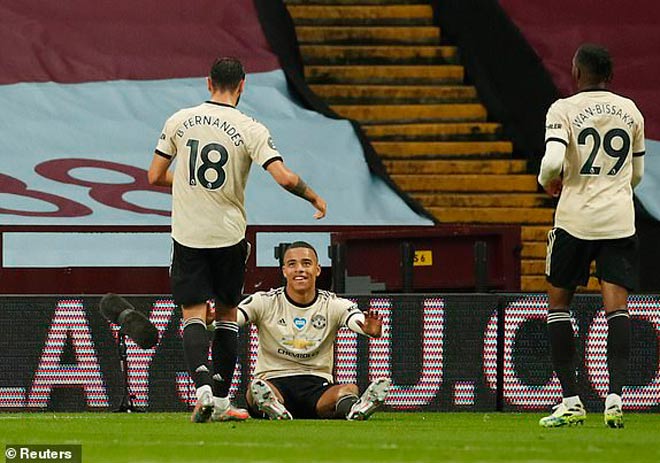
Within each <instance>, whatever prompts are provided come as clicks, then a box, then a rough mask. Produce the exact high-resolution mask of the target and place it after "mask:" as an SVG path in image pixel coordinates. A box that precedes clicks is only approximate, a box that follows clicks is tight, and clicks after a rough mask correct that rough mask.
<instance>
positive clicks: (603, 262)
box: [545, 228, 639, 291]
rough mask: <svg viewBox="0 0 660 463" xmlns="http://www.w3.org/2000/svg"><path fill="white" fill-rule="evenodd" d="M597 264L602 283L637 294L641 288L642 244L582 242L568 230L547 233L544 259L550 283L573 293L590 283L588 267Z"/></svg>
mask: <svg viewBox="0 0 660 463" xmlns="http://www.w3.org/2000/svg"><path fill="white" fill-rule="evenodd" d="M593 261H596V276H597V277H598V279H599V280H603V281H607V282H608V283H613V284H616V285H619V286H622V287H624V288H626V289H628V291H634V290H635V289H636V288H637V287H638V286H639V241H638V239H637V235H632V236H629V237H627V238H618V239H604V240H583V239H580V238H576V237H574V236H573V235H571V234H570V233H568V232H567V231H566V230H563V229H561V228H553V229H552V230H550V231H549V232H548V251H547V255H546V260H545V273H546V277H547V280H548V281H549V282H550V283H551V284H552V285H554V286H556V287H558V288H565V289H570V290H574V289H575V288H576V287H577V286H585V285H586V284H587V282H588V281H589V267H590V266H591V262H593Z"/></svg>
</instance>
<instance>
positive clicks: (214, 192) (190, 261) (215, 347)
mask: <svg viewBox="0 0 660 463" xmlns="http://www.w3.org/2000/svg"><path fill="white" fill-rule="evenodd" d="M206 82H207V87H208V90H209V92H210V94H211V97H210V99H209V100H208V101H206V102H204V103H202V104H200V105H198V106H195V107H192V108H186V109H181V110H180V111H178V112H176V113H174V115H172V116H171V117H170V118H169V119H168V120H167V121H166V122H165V126H164V128H163V131H162V134H161V135H160V139H159V140H158V144H157V147H156V150H155V154H154V156H153V160H152V162H151V166H150V168H149V175H148V177H149V182H150V183H151V184H153V185H164V186H172V240H173V257H172V267H171V283H172V295H173V297H174V301H175V303H176V304H177V305H179V306H181V308H182V311H183V350H184V356H185V359H186V363H187V366H188V369H189V371H190V375H191V377H192V379H193V381H194V382H195V386H196V395H197V403H196V405H195V409H194V411H193V414H192V421H193V422H197V423H201V422H206V421H209V420H210V419H214V420H220V421H224V420H243V419H246V418H247V417H248V414H247V411H245V410H242V409H238V408H235V407H233V406H232V405H231V403H230V400H229V397H228V394H229V387H230V385H231V380H232V376H233V374H234V367H235V364H236V354H237V340H238V325H237V324H236V306H237V304H238V302H239V301H240V298H241V296H242V288H243V280H244V273H245V260H246V259H247V256H248V253H249V244H248V243H247V241H246V240H245V227H246V215H245V207H244V196H245V186H246V183H247V178H248V174H249V171H250V166H251V164H252V162H255V163H257V164H259V165H260V166H261V167H263V168H264V169H265V170H267V171H268V173H269V174H270V175H271V176H272V177H273V179H275V181H276V182H277V183H278V184H279V185H281V186H282V187H283V188H285V189H287V190H288V191H289V192H291V193H292V194H294V195H296V196H299V197H301V198H303V199H305V200H307V201H309V202H310V203H311V204H312V206H314V208H316V210H317V211H316V213H315V214H314V217H315V218H316V219H320V218H322V217H324V216H325V213H326V203H325V201H324V200H323V199H322V198H321V197H320V196H319V195H317V194H316V193H315V192H314V191H313V190H312V189H311V188H310V187H308V186H307V185H306V184H305V182H304V181H303V180H302V179H301V178H300V177H299V176H298V175H297V174H295V173H294V172H292V171H291V170H289V169H288V168H287V167H286V166H285V165H284V162H283V160H282V156H281V155H280V153H279V152H278V151H277V150H276V149H275V145H274V144H273V141H272V139H271V137H270V133H269V131H268V129H267V128H266V127H265V126H264V125H262V124H261V123H259V122H256V121H255V120H253V119H252V118H251V117H248V116H246V115H244V114H243V113H241V112H240V111H239V110H238V109H236V105H237V104H238V101H239V99H240V97H241V94H242V93H243V90H244V88H245V71H244V70H243V66H242V64H241V63H240V61H238V60H237V59H234V58H220V59H218V60H216V62H215V63H214V64H213V66H212V67H211V71H210V75H209V77H207V79H206ZM175 158H176V159H178V161H177V163H176V167H175V169H174V172H172V171H171V170H170V169H169V167H170V165H171V163H172V161H173V160H174V159H175ZM209 300H215V307H216V312H215V313H216V324H215V335H214V337H213V343H212V358H213V362H212V363H213V365H212V369H211V368H209V365H207V363H208V362H207V356H208V350H209V340H208V335H207V331H206V312H207V304H208V303H207V301H209Z"/></svg>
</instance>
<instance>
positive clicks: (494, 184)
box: [391, 174, 552, 221]
mask: <svg viewBox="0 0 660 463" xmlns="http://www.w3.org/2000/svg"><path fill="white" fill-rule="evenodd" d="M391 178H392V180H394V181H395V182H396V183H397V185H399V186H400V187H401V188H402V189H403V190H404V191H407V192H410V193H412V192H420V193H421V192H434V191H437V192H440V191H443V192H461V193H470V192H475V193H476V192H480V193H485V192H506V193H511V192H525V193H536V177H535V176H534V175H468V174H459V175H440V174H438V175H433V174H431V175H405V174H396V175H392V176H391ZM548 212H549V213H550V216H551V214H552V210H548V211H544V215H547V214H548ZM548 221H549V220H548Z"/></svg>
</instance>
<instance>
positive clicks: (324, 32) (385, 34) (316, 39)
mask: <svg viewBox="0 0 660 463" xmlns="http://www.w3.org/2000/svg"><path fill="white" fill-rule="evenodd" d="M296 36H297V37H298V43H300V44H311V43H320V44H325V45H329V44H333V43H345V44H351V45H358V44H370V45H371V44H380V45H406V44H407V45H413V44H425V45H438V44H439V43H440V28H439V27H435V26H414V27H405V26H396V27H393V26H371V27H360V26H321V27H319V26H297V27H296Z"/></svg>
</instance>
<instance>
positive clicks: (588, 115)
mask: <svg viewBox="0 0 660 463" xmlns="http://www.w3.org/2000/svg"><path fill="white" fill-rule="evenodd" d="M545 134H546V135H545V139H546V143H547V142H548V141H550V140H555V141H559V142H561V143H563V144H565V145H566V155H565V157H564V164H563V177H562V181H563V189H562V192H561V195H560V197H559V204H558V205H557V211H556V213H555V227H557V228H562V229H564V230H566V231H567V232H569V233H570V234H571V235H573V236H576V237H578V238H581V239H587V240H592V239H614V238H625V237H628V236H631V235H633V234H634V233H635V210H634V206H633V190H632V185H631V179H632V159H633V156H643V155H644V152H645V147H644V118H643V117H642V114H641V113H640V112H639V110H638V109H637V106H635V103H633V101H632V100H630V99H628V98H624V97H622V96H620V95H617V94H615V93H612V92H610V91H608V90H600V89H599V90H587V91H582V92H579V93H577V94H575V95H573V96H571V97H569V98H564V99H560V100H557V101H556V102H555V103H554V104H553V105H552V106H551V107H550V109H549V110H548V114H547V118H546V130H545Z"/></svg>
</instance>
